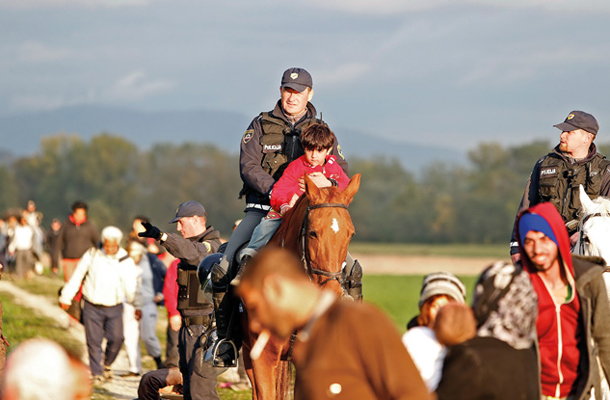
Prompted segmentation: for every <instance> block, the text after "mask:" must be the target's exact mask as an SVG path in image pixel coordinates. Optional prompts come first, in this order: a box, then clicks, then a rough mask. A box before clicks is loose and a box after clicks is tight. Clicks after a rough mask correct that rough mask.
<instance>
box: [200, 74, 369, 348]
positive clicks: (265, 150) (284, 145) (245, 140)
mask: <svg viewBox="0 0 610 400" xmlns="http://www.w3.org/2000/svg"><path fill="white" fill-rule="evenodd" d="M313 94H314V91H313V81H312V78H311V75H310V74H309V72H307V71H306V70H304V69H303V68H289V69H287V70H286V71H284V74H283V75H282V80H281V86H280V99H279V100H278V102H277V104H276V105H275V108H274V109H273V110H272V111H269V112H262V113H260V114H259V115H258V116H257V117H256V118H254V119H253V120H252V122H251V123H250V125H249V126H248V128H247V129H246V131H245V133H244V135H243V137H242V140H241V150H240V176H241V178H242V181H243V183H244V184H243V188H242V190H241V192H240V198H241V197H244V196H245V200H246V209H245V213H246V214H245V216H244V218H243V219H242V221H241V223H240V224H239V225H238V226H237V228H236V229H235V231H234V232H233V234H232V235H231V238H230V240H229V243H228V245H227V248H226V250H225V255H224V257H223V259H222V261H221V263H220V264H219V265H216V266H215V267H214V268H213V269H212V274H211V278H212V286H213V289H214V293H215V300H214V302H215V304H218V308H217V312H216V323H217V327H218V336H219V337H220V338H225V337H226V335H227V333H228V332H227V328H228V325H229V320H230V314H231V313H232V311H233V310H234V309H235V307H234V304H233V303H234V299H230V298H233V296H224V293H226V292H227V291H228V289H229V284H230V282H231V280H232V279H233V278H234V277H235V275H236V274H237V269H238V266H237V264H238V261H239V260H238V257H239V252H240V250H241V249H242V248H243V247H244V245H245V244H246V243H247V242H248V241H249V240H250V237H251V235H252V232H253V231H254V228H256V226H257V225H258V224H259V223H260V222H261V220H262V219H263V218H264V217H265V215H266V214H267V212H268V211H269V210H270V208H271V206H270V203H269V200H270V195H271V191H272V190H273V185H274V184H275V182H276V181H277V180H278V179H279V178H280V177H281V176H282V173H283V172H284V169H285V168H286V167H287V166H288V164H290V162H292V161H294V160H295V159H297V158H298V157H300V156H302V155H303V154H304V151H303V147H302V145H301V142H300V139H299V136H300V134H301V132H302V131H303V130H304V129H306V128H307V127H308V126H310V125H312V124H314V123H324V122H323V121H322V120H321V119H318V118H317V117H316V114H317V111H316V109H315V107H314V106H313V104H311V102H310V101H311V99H312V97H313ZM331 154H332V155H334V156H335V157H336V159H337V162H338V164H339V165H340V166H341V168H342V169H343V170H344V171H345V172H346V173H347V162H346V161H345V158H344V157H343V154H342V152H341V147H340V146H339V145H338V144H337V142H335V143H334V145H333V147H332V151H331ZM314 183H315V179H314ZM303 187H304V183H303ZM348 264H349V266H348V269H349V270H350V271H349V272H348V273H347V275H348V279H347V280H348V281H349V282H351V284H352V285H353V286H354V287H358V288H361V281H360V277H361V274H362V272H361V268H360V265H359V264H357V263H356V264H357V266H356V267H353V266H354V262H353V260H351V262H350V261H348ZM352 269H353V270H356V269H357V271H355V272H354V273H353V274H352V273H351V270H352ZM353 275H356V276H358V278H354V276H353Z"/></svg>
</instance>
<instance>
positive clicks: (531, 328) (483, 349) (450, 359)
mask: <svg viewBox="0 0 610 400" xmlns="http://www.w3.org/2000/svg"><path fill="white" fill-rule="evenodd" d="M472 308H473V311H474V315H475V318H476V321H477V336H475V337H474V338H472V339H470V340H467V341H465V342H463V343H460V344H457V345H455V346H452V347H449V350H448V353H447V356H446V357H445V361H444V364H443V371H442V377H441V380H440V382H439V384H438V387H437V391H436V393H437V395H438V399H439V400H445V399H451V400H460V399H464V400H483V399H485V400H515V399H519V400H539V399H540V387H539V375H538V364H537V361H536V352H535V344H534V343H535V339H536V318H537V315H538V298H537V297H536V293H535V291H534V290H533V288H532V284H531V282H530V280H529V277H528V275H527V273H526V272H524V271H523V270H522V269H520V268H517V267H515V266H514V265H513V264H511V263H507V262H497V263H494V264H493V265H491V266H489V267H487V268H486V269H485V270H484V271H483V273H482V274H481V276H480V277H479V280H478V282H477V285H476V288H475V293H474V299H473V306H472Z"/></svg>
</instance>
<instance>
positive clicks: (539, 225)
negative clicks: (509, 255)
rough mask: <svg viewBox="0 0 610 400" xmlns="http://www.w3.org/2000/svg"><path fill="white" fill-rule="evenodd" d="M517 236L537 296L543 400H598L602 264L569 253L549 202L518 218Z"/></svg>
mask: <svg viewBox="0 0 610 400" xmlns="http://www.w3.org/2000/svg"><path fill="white" fill-rule="evenodd" d="M517 237H518V240H519V251H520V253H521V260H522V264H523V267H524V269H525V270H526V271H527V272H528V273H529V276H530V279H531V281H532V284H533V286H534V289H535V291H536V293H537V295H538V319H537V322H536V329H537V332H538V343H539V354H538V357H539V364H540V366H541V371H540V373H541V376H540V381H541V385H542V395H543V396H542V398H543V399H569V400H571V399H575V400H576V399H578V400H580V399H583V400H584V399H589V398H601V388H600V370H599V364H601V366H602V367H603V372H604V375H605V378H606V379H607V380H609V381H610V379H609V378H610V305H609V302H608V295H607V292H606V287H605V284H604V281H603V278H602V273H603V272H604V269H605V263H604V261H603V259H601V258H599V257H579V256H576V255H572V254H570V238H569V236H568V231H567V230H566V227H565V224H564V222H563V219H562V217H561V215H560V214H559V212H558V211H557V209H556V208H555V206H553V204H551V203H540V204H537V205H535V206H534V207H531V208H529V209H527V210H526V211H525V212H524V213H523V214H521V215H520V217H519V219H518V224H517ZM598 361H599V363H598Z"/></svg>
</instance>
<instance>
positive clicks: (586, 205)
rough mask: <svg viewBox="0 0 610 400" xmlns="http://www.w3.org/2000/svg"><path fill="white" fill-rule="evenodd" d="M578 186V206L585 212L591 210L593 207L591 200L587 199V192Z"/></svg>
mask: <svg viewBox="0 0 610 400" xmlns="http://www.w3.org/2000/svg"><path fill="white" fill-rule="evenodd" d="M579 186H580V204H581V205H582V208H583V209H584V210H585V211H587V210H592V209H593V207H594V204H593V200H591V198H590V197H589V195H588V194H587V192H585V188H584V187H583V186H582V185H579Z"/></svg>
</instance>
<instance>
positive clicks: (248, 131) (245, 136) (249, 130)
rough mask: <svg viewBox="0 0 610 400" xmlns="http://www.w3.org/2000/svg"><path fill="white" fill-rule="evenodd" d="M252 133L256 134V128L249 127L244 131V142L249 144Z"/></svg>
mask: <svg viewBox="0 0 610 400" xmlns="http://www.w3.org/2000/svg"><path fill="white" fill-rule="evenodd" d="M252 135H254V129H248V130H247V131H246V133H244V137H243V139H242V142H244V144H247V143H248V142H249V141H250V139H252Z"/></svg>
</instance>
